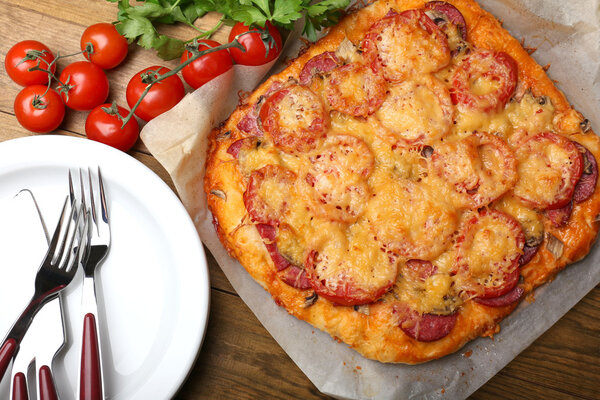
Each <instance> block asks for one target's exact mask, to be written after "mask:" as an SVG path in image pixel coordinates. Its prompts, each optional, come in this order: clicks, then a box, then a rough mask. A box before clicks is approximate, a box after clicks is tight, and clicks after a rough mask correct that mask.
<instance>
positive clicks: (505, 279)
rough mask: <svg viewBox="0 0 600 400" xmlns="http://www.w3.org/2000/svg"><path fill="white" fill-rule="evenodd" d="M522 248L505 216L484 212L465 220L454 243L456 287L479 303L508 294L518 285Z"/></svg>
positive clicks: (511, 221)
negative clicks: (482, 300) (477, 299)
mask: <svg viewBox="0 0 600 400" xmlns="http://www.w3.org/2000/svg"><path fill="white" fill-rule="evenodd" d="M524 245H525V235H524V234H523V230H522V228H521V225H520V224H519V223H518V222H517V221H516V220H515V219H514V218H512V217H511V216H509V215H508V214H505V213H503V212H501V211H498V210H493V209H484V210H482V211H481V212H478V213H476V214H474V215H472V216H471V217H470V218H467V219H466V220H465V221H464V222H463V223H462V225H461V227H460V229H459V235H458V237H457V239H456V274H457V278H458V279H457V281H458V282H459V283H458V285H459V287H460V288H461V289H462V290H463V291H464V292H466V293H467V295H468V296H470V297H479V298H481V299H489V298H495V297H499V296H502V295H504V294H506V293H508V292H509V291H510V290H512V289H513V288H514V287H515V286H516V285H517V283H518V281H519V275H520V272H519V259H520V258H521V254H522V253H523V246H524Z"/></svg>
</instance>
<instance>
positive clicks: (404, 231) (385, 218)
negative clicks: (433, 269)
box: [365, 170, 457, 260]
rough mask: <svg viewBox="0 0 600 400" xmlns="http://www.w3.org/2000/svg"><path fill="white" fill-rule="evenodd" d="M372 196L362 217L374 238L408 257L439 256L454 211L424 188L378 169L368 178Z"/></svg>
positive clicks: (451, 226) (452, 224) (453, 223)
mask: <svg viewBox="0 0 600 400" xmlns="http://www.w3.org/2000/svg"><path fill="white" fill-rule="evenodd" d="M371 184H372V187H373V192H374V194H375V195H374V196H373V197H372V198H371V200H370V201H369V204H368V205H367V210H366V212H365V215H366V217H367V218H368V219H369V221H370V222H371V223H372V224H373V227H374V230H375V232H376V235H377V239H378V240H380V241H381V242H383V243H384V244H385V245H386V246H388V247H389V248H390V249H391V250H393V251H397V252H398V253H399V254H400V255H402V256H404V257H409V258H418V259H424V260H428V259H431V258H433V257H435V256H437V255H438V254H440V253H441V252H442V251H443V250H444V249H445V247H446V245H447V243H448V242H449V240H450V236H451V235H452V233H453V232H454V230H455V228H456V223H457V220H456V212H455V211H454V210H453V209H452V208H451V207H450V206H449V205H448V204H447V203H445V202H444V200H443V199H440V198H438V197H437V196H436V194H435V193H434V192H432V191H431V189H430V188H429V187H428V186H425V185H421V184H418V183H415V182H413V181H410V180H401V179H397V178H396V177H394V176H392V175H390V174H389V173H386V172H384V171H381V170H378V171H376V172H375V173H374V174H373V177H372V179H371Z"/></svg>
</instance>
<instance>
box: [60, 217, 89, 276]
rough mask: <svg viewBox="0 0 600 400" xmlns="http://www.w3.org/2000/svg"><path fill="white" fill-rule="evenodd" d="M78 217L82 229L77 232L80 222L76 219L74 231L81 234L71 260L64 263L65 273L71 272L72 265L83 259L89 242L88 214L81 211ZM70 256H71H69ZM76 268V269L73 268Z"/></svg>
mask: <svg viewBox="0 0 600 400" xmlns="http://www.w3.org/2000/svg"><path fill="white" fill-rule="evenodd" d="M80 216H81V219H82V220H83V229H81V230H79V228H80V227H79V225H80V221H79V219H80V218H78V219H77V225H76V229H77V231H79V232H81V233H80V236H79V238H78V243H77V251H76V252H75V254H73V257H72V258H69V259H68V260H67V261H66V263H67V265H66V268H65V270H66V271H71V269H72V268H73V266H74V265H77V264H75V263H79V262H80V261H81V258H82V257H83V255H84V253H85V251H86V249H87V245H88V240H89V228H88V227H89V212H88V211H87V210H84V209H82V210H81V212H80ZM70 255H71V254H70ZM75 268H77V267H75Z"/></svg>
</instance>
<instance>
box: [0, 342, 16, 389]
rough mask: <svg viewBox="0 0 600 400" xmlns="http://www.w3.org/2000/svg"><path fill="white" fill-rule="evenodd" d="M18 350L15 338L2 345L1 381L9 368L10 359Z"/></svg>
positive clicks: (0, 357)
mask: <svg viewBox="0 0 600 400" xmlns="http://www.w3.org/2000/svg"><path fill="white" fill-rule="evenodd" d="M16 350H17V341H16V340H15V339H7V340H6V341H5V342H4V344H2V347H0V381H1V380H2V377H3V376H4V373H5V372H6V370H7V369H8V364H10V360H12V358H13V356H14V355H15V351H16Z"/></svg>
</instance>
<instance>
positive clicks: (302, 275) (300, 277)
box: [278, 265, 312, 290]
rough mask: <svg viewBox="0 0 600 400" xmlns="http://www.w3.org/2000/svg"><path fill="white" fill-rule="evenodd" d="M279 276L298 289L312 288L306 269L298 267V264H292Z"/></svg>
mask: <svg viewBox="0 0 600 400" xmlns="http://www.w3.org/2000/svg"><path fill="white" fill-rule="evenodd" d="M278 275H279V277H280V278H281V280H282V281H284V282H285V283H287V284H288V285H290V286H291V287H295V288H296V289H302V290H304V289H310V288H311V287H312V286H311V285H310V281H309V279H308V277H307V276H306V270H305V269H303V268H300V267H298V266H297V265H290V266H289V267H288V268H286V269H284V270H283V271H281V272H280V273H279V274H278Z"/></svg>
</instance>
